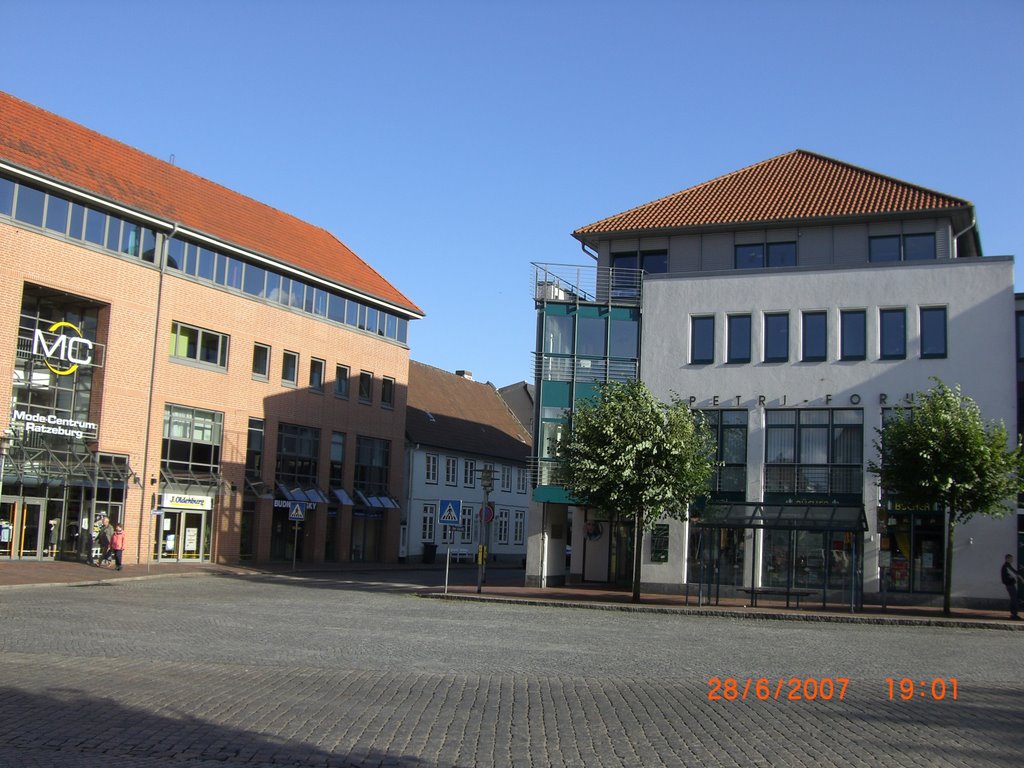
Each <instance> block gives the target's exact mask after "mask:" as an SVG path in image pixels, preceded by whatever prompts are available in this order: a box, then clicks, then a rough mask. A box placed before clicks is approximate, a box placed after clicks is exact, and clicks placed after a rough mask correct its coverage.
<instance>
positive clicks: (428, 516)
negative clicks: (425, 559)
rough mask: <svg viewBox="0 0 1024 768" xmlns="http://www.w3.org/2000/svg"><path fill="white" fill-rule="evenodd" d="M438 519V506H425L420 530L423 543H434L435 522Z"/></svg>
mask: <svg viewBox="0 0 1024 768" xmlns="http://www.w3.org/2000/svg"><path fill="white" fill-rule="evenodd" d="M436 517H437V506H436V505H434V504H424V505H423V518H422V520H423V522H422V523H421V526H422V527H421V528H420V540H421V541H429V542H433V541H434V520H435V518H436Z"/></svg>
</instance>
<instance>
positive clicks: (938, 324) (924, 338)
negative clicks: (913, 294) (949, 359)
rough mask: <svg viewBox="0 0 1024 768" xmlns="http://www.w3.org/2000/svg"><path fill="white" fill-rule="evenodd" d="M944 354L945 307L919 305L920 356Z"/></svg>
mask: <svg viewBox="0 0 1024 768" xmlns="http://www.w3.org/2000/svg"><path fill="white" fill-rule="evenodd" d="M945 356H946V308H945V307H921V357H926V358H936V357H945Z"/></svg>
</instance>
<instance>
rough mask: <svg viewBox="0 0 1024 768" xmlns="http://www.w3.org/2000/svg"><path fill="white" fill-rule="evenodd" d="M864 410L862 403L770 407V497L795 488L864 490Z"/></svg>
mask: <svg viewBox="0 0 1024 768" xmlns="http://www.w3.org/2000/svg"><path fill="white" fill-rule="evenodd" d="M863 451H864V412H863V411H862V410H860V409H859V408H834V409H818V408H809V409H805V410H795V409H771V410H767V411H765V500H766V501H785V500H787V499H792V497H793V495H794V494H798V495H800V496H810V497H822V498H824V497H829V498H830V499H832V500H833V501H835V499H836V497H844V498H845V500H846V501H851V502H852V501H854V500H855V498H859V497H860V496H861V495H862V494H863V488H862V484H863Z"/></svg>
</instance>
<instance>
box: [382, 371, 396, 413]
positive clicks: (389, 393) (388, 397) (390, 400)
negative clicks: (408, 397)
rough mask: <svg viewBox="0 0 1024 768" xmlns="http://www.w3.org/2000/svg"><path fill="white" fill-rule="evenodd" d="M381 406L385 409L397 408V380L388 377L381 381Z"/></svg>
mask: <svg viewBox="0 0 1024 768" xmlns="http://www.w3.org/2000/svg"><path fill="white" fill-rule="evenodd" d="M380 404H381V407H383V408H394V407H395V380H394V379H390V378H388V377H387V376H385V377H384V378H382V379H381V380H380Z"/></svg>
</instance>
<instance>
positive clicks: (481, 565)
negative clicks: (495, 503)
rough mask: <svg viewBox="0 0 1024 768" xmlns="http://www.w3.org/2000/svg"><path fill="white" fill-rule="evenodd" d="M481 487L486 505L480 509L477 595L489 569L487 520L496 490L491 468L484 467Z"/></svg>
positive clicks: (488, 525)
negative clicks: (492, 494)
mask: <svg viewBox="0 0 1024 768" xmlns="http://www.w3.org/2000/svg"><path fill="white" fill-rule="evenodd" d="M480 487H481V488H483V489H484V505H483V506H482V507H481V508H480V528H479V534H478V541H479V545H478V546H477V549H476V553H477V554H476V557H477V566H476V591H477V594H479V593H480V590H481V589H482V587H483V583H484V572H485V568H486V567H487V542H488V541H489V537H488V536H487V533H488V532H489V531H490V522H489V521H488V520H487V516H486V515H487V512H486V511H487V509H488V504H489V499H488V497H489V496H490V493H491V491H492V490H494V475H493V470H492V469H491V468H490V467H484V468H483V469H482V470H481V471H480Z"/></svg>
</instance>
